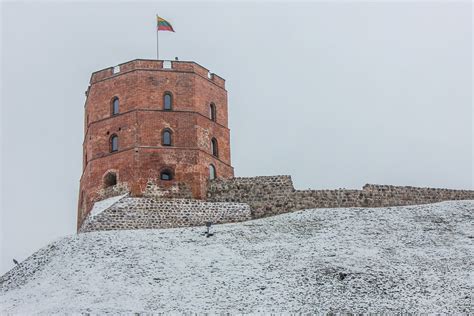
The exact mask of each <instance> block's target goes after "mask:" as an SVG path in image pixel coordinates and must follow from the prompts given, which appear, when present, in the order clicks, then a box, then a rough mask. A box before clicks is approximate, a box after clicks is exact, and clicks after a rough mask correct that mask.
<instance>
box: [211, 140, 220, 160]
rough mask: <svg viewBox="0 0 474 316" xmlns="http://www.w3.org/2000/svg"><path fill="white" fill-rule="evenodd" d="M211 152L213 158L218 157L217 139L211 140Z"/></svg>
mask: <svg viewBox="0 0 474 316" xmlns="http://www.w3.org/2000/svg"><path fill="white" fill-rule="evenodd" d="M211 152H212V155H213V156H215V157H219V151H218V148H217V139H215V138H213V139H212V140H211Z"/></svg>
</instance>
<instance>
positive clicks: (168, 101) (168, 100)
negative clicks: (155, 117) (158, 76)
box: [163, 92, 173, 111]
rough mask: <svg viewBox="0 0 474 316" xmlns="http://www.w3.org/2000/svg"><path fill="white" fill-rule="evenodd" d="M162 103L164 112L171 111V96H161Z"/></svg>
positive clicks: (167, 94) (167, 93)
mask: <svg viewBox="0 0 474 316" xmlns="http://www.w3.org/2000/svg"><path fill="white" fill-rule="evenodd" d="M163 103H164V106H163V109H164V110H167V111H171V110H172V109H173V97H172V96H171V93H169V92H166V93H165V95H164V96H163Z"/></svg>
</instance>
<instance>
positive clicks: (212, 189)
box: [208, 176, 474, 218]
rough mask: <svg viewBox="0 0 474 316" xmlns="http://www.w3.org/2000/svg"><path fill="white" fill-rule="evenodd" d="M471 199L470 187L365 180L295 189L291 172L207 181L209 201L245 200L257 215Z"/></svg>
mask: <svg viewBox="0 0 474 316" xmlns="http://www.w3.org/2000/svg"><path fill="white" fill-rule="evenodd" d="M447 200H474V191H472V190H449V189H432V188H416V187H408V186H392V185H373V184H367V185H365V186H364V187H363V189H362V190H346V189H339V190H295V189H294V187H293V182H292V181H291V177H290V176H270V177H254V178H233V179H218V180H214V181H210V183H209V189H208V201H215V202H241V203H247V204H249V205H250V207H251V209H252V217H253V218H260V217H265V216H271V215H275V214H281V213H286V212H291V211H294V210H302V209H308V208H323V207H380V206H399V205H415V204H426V203H435V202H440V201H447Z"/></svg>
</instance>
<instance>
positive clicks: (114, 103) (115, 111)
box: [112, 97, 120, 115]
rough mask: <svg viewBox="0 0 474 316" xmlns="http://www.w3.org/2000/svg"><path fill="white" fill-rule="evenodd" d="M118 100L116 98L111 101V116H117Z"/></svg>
mask: <svg viewBox="0 0 474 316" xmlns="http://www.w3.org/2000/svg"><path fill="white" fill-rule="evenodd" d="M119 105H120V103H119V99H118V98H117V97H115V98H114V99H113V100H112V115H116V114H119V110H120V109H119Z"/></svg>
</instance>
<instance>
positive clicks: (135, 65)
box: [90, 59, 225, 89]
mask: <svg viewBox="0 0 474 316" xmlns="http://www.w3.org/2000/svg"><path fill="white" fill-rule="evenodd" d="M137 70H144V71H167V72H169V71H172V72H183V73H194V74H196V75H198V76H201V77H203V78H206V79H207V80H209V81H210V82H212V83H214V84H215V85H216V86H218V87H220V88H222V89H225V80H224V79H223V78H222V77H220V76H218V75H216V74H214V73H212V72H210V71H209V70H208V69H207V68H205V67H203V66H201V65H199V64H198V63H196V62H193V61H177V60H152V59H135V60H131V61H127V62H125V63H122V64H118V65H116V66H114V67H108V68H105V69H102V70H98V71H96V72H93V73H92V76H91V79H90V84H94V83H97V82H99V81H102V80H106V79H109V78H113V77H116V76H120V75H122V74H124V73H128V72H132V71H137Z"/></svg>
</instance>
